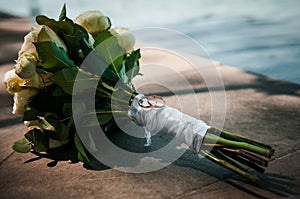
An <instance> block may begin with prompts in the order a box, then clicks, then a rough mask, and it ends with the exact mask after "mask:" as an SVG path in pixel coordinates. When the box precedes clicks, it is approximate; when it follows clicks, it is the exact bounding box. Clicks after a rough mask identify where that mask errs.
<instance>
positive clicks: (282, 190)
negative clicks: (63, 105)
mask: <svg viewBox="0 0 300 199" xmlns="http://www.w3.org/2000/svg"><path fill="white" fill-rule="evenodd" d="M107 137H108V138H109V139H110V141H111V142H112V143H113V144H114V145H116V146H117V147H120V148H122V149H124V150H128V151H131V152H135V153H145V154H146V153H148V152H152V151H157V150H159V149H160V148H162V147H164V146H165V145H167V144H168V143H170V141H171V140H172V139H173V137H172V136H169V135H166V134H163V133H158V134H156V135H155V136H153V137H152V142H153V143H152V145H151V146H149V147H145V146H144V141H145V139H142V138H135V137H132V136H130V135H127V134H126V133H124V132H122V131H120V130H119V129H117V130H115V131H114V133H112V134H109V135H107ZM174 150H182V155H181V156H180V157H179V158H178V159H176V160H175V161H174V162H172V164H173V165H176V166H179V167H184V168H191V169H195V170H198V171H201V172H203V173H205V174H208V175H209V176H211V177H213V178H216V179H217V180H218V181H223V182H225V183H226V184H227V185H229V186H231V187H233V188H234V189H238V190H240V191H243V192H245V193H247V194H249V195H252V196H254V197H257V198H268V197H267V196H268V195H270V193H271V194H274V195H276V196H278V197H289V196H295V195H299V193H297V192H295V191H293V188H294V187H295V186H296V185H295V184H294V183H293V181H295V179H294V178H291V177H287V176H283V175H279V174H273V173H265V174H263V175H260V179H261V180H260V181H259V182H258V183H257V184H255V185H253V184H249V183H248V181H247V180H245V179H244V178H242V177H240V176H239V175H236V174H235V173H233V172H231V171H229V170H227V169H225V168H223V167H221V166H219V165H217V164H214V163H213V162H211V161H209V160H208V159H206V158H201V157H200V158H199V156H198V154H197V153H195V152H194V151H191V150H186V149H178V148H177V149H174ZM32 153H33V154H35V155H36V156H37V157H35V158H32V159H30V160H27V161H26V162H25V163H30V162H32V161H37V160H40V159H42V158H46V159H50V160H51V161H50V162H49V163H48V164H47V166H48V167H55V166H56V165H57V164H58V162H61V161H70V162H71V163H78V162H79V160H78V157H77V155H78V153H77V150H76V147H75V146H74V145H71V144H67V145H63V146H62V147H59V148H55V149H50V150H49V151H48V152H47V153H37V152H34V151H33V152H32ZM87 155H88V157H89V160H90V163H89V164H84V165H83V167H84V168H86V169H88V170H106V169H111V167H109V166H107V165H105V164H103V163H101V162H100V161H99V160H97V159H96V158H95V157H94V156H93V155H91V154H90V153H87ZM125 158H126V157H125ZM156 158H158V159H160V160H161V161H162V162H164V159H163V158H162V156H159V155H158V156H157V157H156ZM122 164H123V165H122V166H126V167H135V166H136V165H138V164H139V162H138V161H136V162H129V161H125V162H122ZM225 189H226V187H225Z"/></svg>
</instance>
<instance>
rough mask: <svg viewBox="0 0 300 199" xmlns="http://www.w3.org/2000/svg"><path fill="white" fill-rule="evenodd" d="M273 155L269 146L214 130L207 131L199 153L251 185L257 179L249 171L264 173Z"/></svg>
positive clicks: (272, 150)
mask: <svg viewBox="0 0 300 199" xmlns="http://www.w3.org/2000/svg"><path fill="white" fill-rule="evenodd" d="M211 147H212V148H211ZM209 148H211V150H209ZM273 153H274V149H273V148H272V147H270V146H269V145H266V144H263V143H260V142H257V141H255V140H251V139H249V138H246V137H243V136H240V135H236V134H233V133H230V132H226V131H222V130H219V129H216V128H210V129H208V131H207V134H206V135H205V138H204V143H203V147H202V149H201V150H200V152H199V154H201V155H203V156H205V157H207V158H208V159H210V160H211V161H213V162H215V163H217V164H219V165H221V166H223V167H225V168H228V169H230V170H232V171H234V172H236V173H238V174H240V175H241V176H243V177H245V178H246V179H248V180H250V181H251V182H252V183H255V182H257V180H258V177H257V176H255V175H253V174H251V173H250V169H254V170H255V171H257V172H259V173H263V172H264V171H265V169H264V168H263V167H266V166H267V165H268V161H269V160H270V158H271V156H272V155H273ZM259 165H260V166H259Z"/></svg>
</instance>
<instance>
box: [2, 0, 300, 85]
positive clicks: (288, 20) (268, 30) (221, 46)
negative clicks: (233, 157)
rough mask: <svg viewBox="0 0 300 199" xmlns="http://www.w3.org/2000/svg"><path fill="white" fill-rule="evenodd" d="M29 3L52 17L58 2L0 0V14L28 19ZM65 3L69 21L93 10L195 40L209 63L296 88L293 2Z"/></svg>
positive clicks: (297, 6)
mask: <svg viewBox="0 0 300 199" xmlns="http://www.w3.org/2000/svg"><path fill="white" fill-rule="evenodd" d="M33 1H34V2H38V3H35V5H38V7H39V9H40V12H41V13H43V14H45V15H48V16H51V17H55V18H57V16H58V13H59V10H60V8H61V6H62V1H61V0H52V1H42V0H10V1H6V0H0V3H1V8H0V10H1V11H4V12H10V13H12V14H15V15H19V16H28V15H30V12H29V10H30V9H29V8H30V4H31V3H30V2H33ZM65 2H66V3H67V7H68V16H69V17H70V18H75V17H76V16H77V15H78V13H81V12H83V11H86V10H90V9H99V10H101V11H102V12H103V13H104V14H105V15H107V16H109V17H110V18H111V19H112V22H113V25H115V26H125V27H129V28H137V27H149V26H150V27H162V28H170V29H174V30H177V31H180V32H183V33H185V34H186V35H188V36H190V37H191V38H193V39H195V40H196V41H197V42H198V43H200V44H201V45H202V46H203V47H204V48H205V49H206V51H207V52H208V53H209V55H210V56H211V58H212V59H214V60H217V61H220V62H222V63H224V64H228V65H233V66H236V67H239V68H241V69H244V70H248V71H251V72H255V73H259V74H263V75H266V76H269V77H274V78H277V79H281V80H286V81H290V82H294V83H297V84H300V69H299V67H300V20H299V19H300V12H299V11H298V10H300V1H299V0H285V1H275V0H252V1H248V0H185V1H182V0H169V1H168V0H166V1H162V0H151V1H148V0H131V1H124V0H111V1H107V0H99V1H94V0H89V1H86V0H76V1H74V0H66V1H65ZM16 5H17V6H16ZM157 39H160V38H159V37H158V38H157ZM173 45H174V46H175V45H176V43H174V44H173Z"/></svg>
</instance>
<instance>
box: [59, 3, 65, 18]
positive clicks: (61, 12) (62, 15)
mask: <svg viewBox="0 0 300 199" xmlns="http://www.w3.org/2000/svg"><path fill="white" fill-rule="evenodd" d="M66 17H67V11H66V3H64V5H63V7H62V9H61V11H60V14H59V19H58V20H59V21H63V20H64V19H65V18H66Z"/></svg>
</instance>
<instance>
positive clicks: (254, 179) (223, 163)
mask: <svg viewBox="0 0 300 199" xmlns="http://www.w3.org/2000/svg"><path fill="white" fill-rule="evenodd" d="M199 153H200V154H201V155H203V156H205V157H206V158H208V159H209V160H211V161H213V162H215V163H217V164H219V165H221V166H223V167H225V168H227V169H230V170H231V171H234V172H236V173H238V174H240V175H241V176H243V177H244V178H246V179H248V180H250V181H251V182H252V183H256V182H257V181H258V178H257V177H256V176H255V175H252V174H250V173H248V172H246V171H243V170H242V169H239V168H237V167H235V166H234V165H232V164H230V163H229V162H227V161H225V160H222V159H219V158H217V157H215V156H214V155H213V154H212V153H210V152H208V151H204V150H200V152H199Z"/></svg>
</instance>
